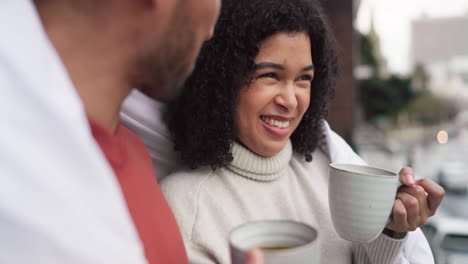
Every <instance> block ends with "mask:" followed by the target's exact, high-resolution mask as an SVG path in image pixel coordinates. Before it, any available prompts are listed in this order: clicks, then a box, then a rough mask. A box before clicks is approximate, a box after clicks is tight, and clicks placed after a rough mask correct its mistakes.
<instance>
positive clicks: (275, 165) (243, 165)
mask: <svg viewBox="0 0 468 264" xmlns="http://www.w3.org/2000/svg"><path fill="white" fill-rule="evenodd" d="M232 155H233V158H234V159H233V161H232V162H231V164H229V165H228V166H227V167H228V169H230V170H232V171H233V172H235V173H236V174H239V175H241V176H243V177H246V178H249V179H252V180H256V181H262V182H270V181H275V180H277V179H279V178H280V177H281V176H282V175H284V174H285V173H283V170H284V169H286V167H287V166H288V163H289V161H290V160H291V157H292V144H291V141H290V140H289V141H288V143H287V144H286V146H285V147H284V148H283V149H282V150H281V151H280V152H278V153H277V154H275V155H273V156H271V157H262V156H259V155H257V154H255V153H254V152H252V151H251V150H249V149H248V148H246V147H245V146H242V145H241V144H239V143H237V142H234V144H233V146H232Z"/></svg>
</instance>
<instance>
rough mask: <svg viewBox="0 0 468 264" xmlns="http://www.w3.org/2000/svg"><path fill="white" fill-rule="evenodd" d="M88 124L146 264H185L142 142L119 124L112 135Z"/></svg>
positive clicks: (182, 250)
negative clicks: (118, 189)
mask: <svg viewBox="0 0 468 264" xmlns="http://www.w3.org/2000/svg"><path fill="white" fill-rule="evenodd" d="M89 122H90V125H91V130H92V133H93V136H94V139H95V140H96V141H97V143H98V144H99V146H100V147H101V150H102V151H103V153H104V155H105V156H106V158H107V160H108V161H109V163H110V165H111V166H112V168H113V169H114V172H115V174H116V177H117V179H118V181H119V183H120V187H121V189H122V193H123V195H124V196H125V200H126V202H127V206H128V209H129V211H130V214H131V217H132V219H133V223H134V225H135V226H136V229H137V230H138V234H139V237H140V240H141V241H142V243H143V246H144V250H145V256H146V259H147V260H148V263H150V264H157V263H158V264H186V263H188V260H187V255H186V253H185V248H184V244H183V242H182V236H181V234H180V231H179V228H178V226H177V223H176V221H175V218H174V215H173V214H172V211H171V209H170V208H169V206H168V204H167V202H166V200H165V199H164V196H163V195H162V193H161V190H160V189H159V185H158V183H157V181H156V176H155V174H154V171H153V166H152V163H151V158H150V156H149V153H148V151H147V150H146V147H145V145H144V144H143V142H141V141H140V139H139V138H138V137H137V136H136V135H135V134H133V133H132V132H131V131H130V130H128V129H127V128H125V127H124V126H122V125H119V127H118V128H117V130H116V132H115V134H114V135H112V134H111V133H110V132H108V131H107V130H105V129H104V128H102V127H100V126H99V125H98V124H96V123H95V122H93V121H92V120H90V121H89Z"/></svg>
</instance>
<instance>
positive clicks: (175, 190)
mask: <svg viewBox="0 0 468 264" xmlns="http://www.w3.org/2000/svg"><path fill="white" fill-rule="evenodd" d="M213 174H214V172H213V170H212V169H211V168H209V167H202V168H198V169H194V170H193V169H188V168H186V169H181V170H178V171H176V172H174V173H172V174H169V175H168V176H166V177H165V178H164V179H163V180H162V181H161V182H160V185H161V189H162V191H163V192H164V195H166V198H167V196H169V198H170V196H172V195H177V196H178V197H179V198H180V197H181V196H190V195H192V194H193V191H194V190H195V189H196V187H198V186H201V185H203V183H204V181H206V180H207V179H209V178H210V177H211V176H212V175H213Z"/></svg>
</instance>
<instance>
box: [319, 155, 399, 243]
mask: <svg viewBox="0 0 468 264" xmlns="http://www.w3.org/2000/svg"><path fill="white" fill-rule="evenodd" d="M399 185H400V183H399V177H398V174H396V173H394V172H390V171H387V170H382V169H378V168H374V167H369V166H361V165H352V164H337V163H332V164H330V185H329V188H328V198H329V203H330V212H331V217H332V221H333V225H334V227H335V230H336V232H337V233H338V234H339V235H340V236H341V237H342V238H344V239H346V240H349V241H354V242H361V243H364V242H370V241H372V240H374V239H376V238H377V237H378V236H379V234H380V233H381V232H382V230H383V229H384V228H385V226H386V225H387V224H388V222H389V221H390V215H391V212H392V208H393V203H394V201H395V197H396V193H397V189H398V187H399Z"/></svg>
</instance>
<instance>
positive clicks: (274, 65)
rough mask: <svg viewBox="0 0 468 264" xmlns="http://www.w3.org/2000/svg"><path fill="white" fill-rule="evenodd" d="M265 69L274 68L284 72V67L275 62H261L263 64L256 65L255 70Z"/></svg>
mask: <svg viewBox="0 0 468 264" xmlns="http://www.w3.org/2000/svg"><path fill="white" fill-rule="evenodd" d="M265 68H273V69H277V70H282V71H284V67H283V65H281V64H277V63H273V62H261V63H258V64H255V70H260V69H265Z"/></svg>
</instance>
